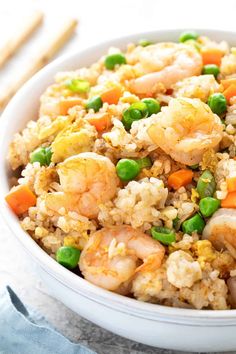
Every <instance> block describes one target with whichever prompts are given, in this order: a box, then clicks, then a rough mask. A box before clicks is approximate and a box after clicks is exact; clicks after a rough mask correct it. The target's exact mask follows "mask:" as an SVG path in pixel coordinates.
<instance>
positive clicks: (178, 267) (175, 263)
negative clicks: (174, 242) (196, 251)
mask: <svg viewBox="0 0 236 354" xmlns="http://www.w3.org/2000/svg"><path fill="white" fill-rule="evenodd" d="M166 264H167V279H168V281H169V282H170V283H171V284H172V285H174V286H175V287H176V288H183V287H187V288H190V287H191V286H192V285H193V284H194V283H195V282H196V281H198V280H200V279H202V271H201V267H200V264H199V263H198V262H197V261H194V259H193V258H192V257H191V256H190V254H188V253H187V252H184V251H182V250H179V251H176V252H173V253H171V255H170V256H169V258H168V259H167V262H166Z"/></svg>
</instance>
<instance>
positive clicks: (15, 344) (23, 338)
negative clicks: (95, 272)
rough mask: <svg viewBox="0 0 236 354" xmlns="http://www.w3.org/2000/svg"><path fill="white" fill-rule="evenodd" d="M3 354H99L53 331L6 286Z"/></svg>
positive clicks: (0, 321)
mask: <svg viewBox="0 0 236 354" xmlns="http://www.w3.org/2000/svg"><path fill="white" fill-rule="evenodd" d="M0 353H1V354H32V353H33V354H96V353H95V352H93V351H91V350H90V349H87V348H85V347H84V346H82V345H80V344H74V343H72V342H70V341H69V340H68V339H67V338H65V337H63V335H61V334H60V333H58V332H56V331H55V330H54V329H52V328H51V327H50V326H49V324H48V323H47V322H46V321H45V320H44V318H43V317H42V316H40V315H39V314H38V313H37V312H34V311H30V310H29V311H28V310H27V309H26V307H25V306H24V304H23V303H22V302H21V300H20V299H19V298H18V296H17V295H16V294H15V293H14V291H13V290H12V289H11V288H10V287H9V286H7V287H6V288H4V289H3V291H2V292H1V293H0Z"/></svg>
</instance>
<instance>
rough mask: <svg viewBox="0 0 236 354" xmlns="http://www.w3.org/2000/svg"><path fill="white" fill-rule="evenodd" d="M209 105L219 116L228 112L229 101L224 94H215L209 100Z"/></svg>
mask: <svg viewBox="0 0 236 354" xmlns="http://www.w3.org/2000/svg"><path fill="white" fill-rule="evenodd" d="M207 104H208V106H209V107H210V109H211V110H212V112H213V113H216V114H218V116H220V115H221V114H223V113H225V112H226V110H227V101H226V98H225V96H224V95H223V94H222V93H213V95H211V96H210V97H209V98H208V101H207Z"/></svg>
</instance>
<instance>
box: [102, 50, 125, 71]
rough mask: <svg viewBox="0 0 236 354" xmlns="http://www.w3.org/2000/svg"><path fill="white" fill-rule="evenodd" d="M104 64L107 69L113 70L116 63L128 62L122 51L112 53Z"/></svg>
mask: <svg viewBox="0 0 236 354" xmlns="http://www.w3.org/2000/svg"><path fill="white" fill-rule="evenodd" d="M104 64H105V67H106V69H108V70H113V69H114V68H115V66H116V65H122V64H126V59H125V56H124V54H122V53H116V54H111V55H108V56H107V57H106V59H105V63H104Z"/></svg>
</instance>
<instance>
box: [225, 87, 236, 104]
mask: <svg viewBox="0 0 236 354" xmlns="http://www.w3.org/2000/svg"><path fill="white" fill-rule="evenodd" d="M223 95H224V96H225V98H226V99H227V101H228V102H229V100H230V98H231V97H234V96H236V84H231V85H230V86H229V87H228V88H227V89H226V90H225V91H224V92H223Z"/></svg>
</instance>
